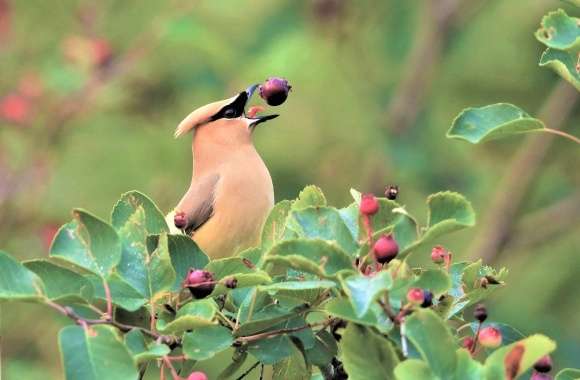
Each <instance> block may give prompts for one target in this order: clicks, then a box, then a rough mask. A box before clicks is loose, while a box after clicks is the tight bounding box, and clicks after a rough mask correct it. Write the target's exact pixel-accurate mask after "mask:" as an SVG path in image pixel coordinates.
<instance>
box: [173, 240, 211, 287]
mask: <svg viewBox="0 0 580 380" xmlns="http://www.w3.org/2000/svg"><path fill="white" fill-rule="evenodd" d="M167 239H168V246H169V256H170V257H171V263H172V264H173V269H174V270H175V283H174V284H173V287H172V288H171V290H172V291H174V292H175V291H179V290H180V289H181V284H182V282H183V280H184V279H185V276H186V275H187V273H188V272H189V270H190V269H191V268H194V269H203V268H204V267H205V266H206V265H207V264H208V263H209V258H208V257H207V255H206V254H205V253H203V252H202V250H201V249H200V248H199V247H198V246H197V244H195V242H194V241H193V240H191V238H190V237H188V236H186V235H167Z"/></svg>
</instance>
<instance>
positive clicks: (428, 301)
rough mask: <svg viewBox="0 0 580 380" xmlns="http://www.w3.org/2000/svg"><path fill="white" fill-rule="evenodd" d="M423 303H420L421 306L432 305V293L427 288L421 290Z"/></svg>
mask: <svg viewBox="0 0 580 380" xmlns="http://www.w3.org/2000/svg"><path fill="white" fill-rule="evenodd" d="M423 298H424V300H423V303H422V304H421V307H431V306H433V293H431V292H430V291H429V290H424V291H423Z"/></svg>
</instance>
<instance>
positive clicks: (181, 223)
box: [173, 211, 187, 230]
mask: <svg viewBox="0 0 580 380" xmlns="http://www.w3.org/2000/svg"><path fill="white" fill-rule="evenodd" d="M173 223H174V224H175V227H177V228H179V229H180V230H182V229H184V228H185V227H186V226H187V218H186V217H185V213H184V212H183V211H179V212H176V213H175V215H173Z"/></svg>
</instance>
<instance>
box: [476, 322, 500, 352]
mask: <svg viewBox="0 0 580 380" xmlns="http://www.w3.org/2000/svg"><path fill="white" fill-rule="evenodd" d="M478 338H479V343H480V344H481V345H482V346H483V347H487V348H496V347H499V346H500V345H501V341H502V337H501V331H499V330H498V329H496V328H495V327H491V326H488V327H484V328H483V329H481V331H480V332H479V335H478Z"/></svg>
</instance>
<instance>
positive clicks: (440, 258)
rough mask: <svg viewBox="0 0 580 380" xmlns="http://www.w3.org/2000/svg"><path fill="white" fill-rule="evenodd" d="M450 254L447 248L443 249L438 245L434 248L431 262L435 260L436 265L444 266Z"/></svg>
mask: <svg viewBox="0 0 580 380" xmlns="http://www.w3.org/2000/svg"><path fill="white" fill-rule="evenodd" d="M448 254H449V252H447V250H446V249H445V248H443V247H442V246H440V245H437V246H435V247H433V249H432V250H431V260H433V262H434V263H435V264H442V263H443V262H445V257H446V256H447V255H448Z"/></svg>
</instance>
